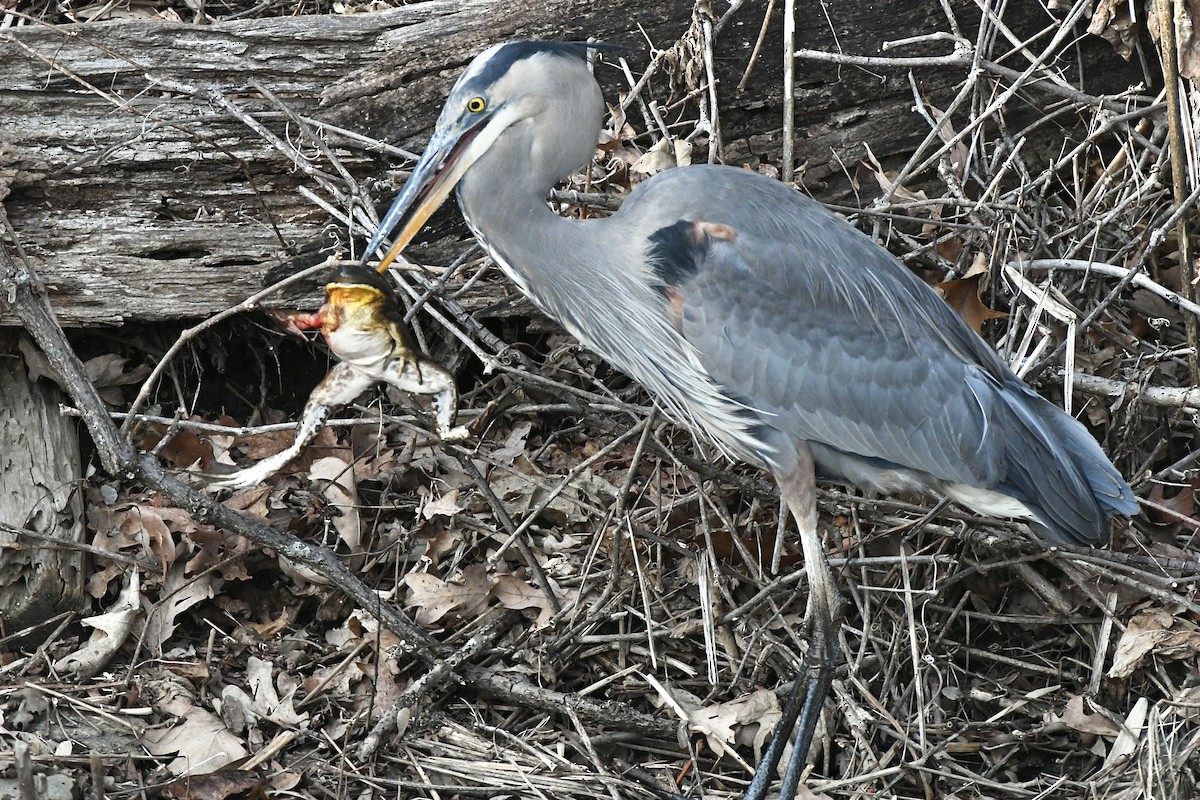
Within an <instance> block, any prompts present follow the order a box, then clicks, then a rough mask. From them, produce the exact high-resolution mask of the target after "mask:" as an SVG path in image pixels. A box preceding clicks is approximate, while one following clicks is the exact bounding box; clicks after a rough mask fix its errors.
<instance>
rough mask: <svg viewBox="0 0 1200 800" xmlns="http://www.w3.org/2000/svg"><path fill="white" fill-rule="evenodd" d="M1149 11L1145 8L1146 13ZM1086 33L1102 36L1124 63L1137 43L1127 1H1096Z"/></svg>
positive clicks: (1135, 31) (1135, 30)
mask: <svg viewBox="0 0 1200 800" xmlns="http://www.w3.org/2000/svg"><path fill="white" fill-rule="evenodd" d="M1149 10H1150V9H1149V8H1147V11H1149ZM1087 31H1088V33H1090V34H1093V35H1094V36H1103V37H1104V38H1105V39H1107V40H1108V43H1109V44H1111V45H1112V46H1113V49H1114V50H1116V51H1117V55H1119V56H1120V57H1121V58H1123V59H1125V60H1126V61H1128V60H1129V58H1130V56H1132V55H1133V45H1134V43H1135V42H1136V41H1137V29H1136V28H1135V27H1134V25H1133V20H1132V19H1130V17H1129V2H1128V0H1098V2H1097V3H1096V5H1095V7H1094V8H1093V9H1092V21H1091V22H1090V23H1089V24H1088V29H1087Z"/></svg>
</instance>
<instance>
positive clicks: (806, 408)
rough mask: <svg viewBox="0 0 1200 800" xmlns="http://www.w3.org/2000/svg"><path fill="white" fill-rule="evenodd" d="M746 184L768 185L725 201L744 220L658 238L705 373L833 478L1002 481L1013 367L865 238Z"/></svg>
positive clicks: (661, 260) (684, 326)
mask: <svg viewBox="0 0 1200 800" xmlns="http://www.w3.org/2000/svg"><path fill="white" fill-rule="evenodd" d="M731 177H732V176H731ZM752 186H753V188H754V189H755V190H756V191H760V190H761V191H764V192H766V193H767V194H768V196H767V197H764V198H763V201H762V205H761V207H760V208H751V209H749V210H747V208H746V205H745V203H744V202H740V203H739V205H738V206H729V207H730V208H738V209H739V212H742V213H738V214H737V215H736V216H737V217H738V220H737V221H731V219H730V217H731V215H730V214H722V213H720V212H710V213H709V214H708V215H707V218H708V219H713V220H714V222H716V223H720V224H718V225H716V226H715V227H714V226H713V225H708V226H705V225H700V226H696V225H694V224H693V223H680V224H679V225H678V226H674V228H673V229H662V230H660V232H659V233H658V234H657V235H656V236H657V238H656V239H654V241H655V242H656V245H657V252H656V254H655V257H656V258H657V263H658V264H660V265H662V268H659V269H658V273H659V275H660V277H661V278H662V279H663V282H664V284H665V285H667V286H669V287H670V290H671V291H672V292H674V293H675V294H674V296H676V297H677V298H678V301H677V305H678V310H679V319H678V328H679V330H680V332H681V333H682V334H683V336H684V338H685V339H687V341H688V342H689V343H690V344H691V345H692V346H693V347H695V348H696V350H697V352H698V353H699V357H700V359H701V362H702V364H703V366H704V368H705V369H706V370H707V371H708V372H709V374H710V375H711V376H712V377H713V379H714V380H716V381H717V382H718V383H719V384H721V385H722V386H723V387H724V388H725V389H726V390H727V391H728V392H729V394H730V395H731V396H733V397H734V398H736V399H737V400H739V401H741V402H744V403H746V404H747V405H749V406H751V407H753V408H755V409H757V410H758V411H759V412H761V413H762V415H763V418H764V422H765V424H766V425H767V426H769V427H771V428H773V429H775V430H777V431H778V432H779V433H780V434H782V435H783V436H784V437H785V438H790V439H792V440H803V441H806V442H810V443H813V444H814V445H816V447H814V452H815V453H816V454H817V455H818V460H819V461H822V462H824V464H823V466H825V467H826V469H827V470H828V471H831V472H833V473H835V474H838V475H839V476H840V477H846V478H849V479H851V480H854V481H855V482H859V483H867V484H868V485H870V483H871V481H870V480H864V475H862V474H845V473H846V472H847V471H848V469H847V465H848V464H850V465H857V466H859V467H862V468H864V469H865V470H866V475H867V476H868V477H869V476H870V475H871V474H873V471H874V467H876V466H877V467H878V468H880V469H884V470H886V469H891V468H894V467H901V468H904V469H908V470H916V471H919V472H922V473H927V474H928V475H930V476H933V477H934V478H937V479H940V480H945V481H952V482H962V483H969V484H971V485H975V486H994V485H996V484H997V483H998V482H999V481H1002V480H1003V479H1004V473H1005V470H1006V467H1005V464H1004V458H1005V456H1004V449H1005V448H1004V447H1003V446H1000V447H996V446H990V445H992V444H993V441H992V440H993V437H994V436H995V435H996V433H997V432H996V431H993V430H990V428H989V417H990V412H991V408H990V406H991V405H992V404H993V403H994V402H995V401H996V395H997V392H996V390H997V389H1000V387H1001V386H1002V385H1003V384H1004V383H1005V382H1006V377H1007V376H1008V375H1009V374H1010V373H1008V371H1007V369H1006V368H1005V367H1004V366H1003V364H1002V363H1001V362H1000V361H999V359H998V358H997V357H996V356H995V354H994V353H992V352H991V350H990V349H989V348H988V347H987V346H986V345H985V344H984V343H983V341H982V340H980V339H979V337H977V336H976V335H975V334H974V333H973V332H972V331H971V330H970V329H968V328H967V327H966V326H965V325H964V324H963V323H962V321H961V320H960V319H958V317H957V316H956V315H955V314H954V312H953V311H952V310H951V309H950V308H949V306H947V305H946V304H945V303H944V302H943V301H942V300H941V299H940V298H939V297H937V296H936V295H935V294H934V293H933V292H932V291H931V290H930V289H929V288H928V287H926V286H925V285H923V284H922V283H921V282H920V281H919V280H918V279H917V278H916V277H915V276H914V275H913V274H912V273H911V272H910V271H909V270H907V269H906V268H905V267H904V266H903V265H902V264H900V263H899V262H898V261H896V260H895V259H894V258H893V257H892V256H891V255H890V254H888V253H887V252H886V251H884V250H883V249H882V248H880V247H878V246H877V245H876V244H874V243H873V242H871V241H870V240H869V239H868V238H867V237H865V236H863V235H862V234H860V233H859V232H858V231H856V230H854V229H853V228H851V227H850V226H848V225H846V224H845V223H844V222H843V221H841V220H839V219H837V218H836V217H833V216H832V215H831V214H829V213H828V212H826V211H825V210H824V209H823V208H821V207H820V206H818V205H817V204H815V203H813V202H812V201H807V200H806V199H804V198H802V197H800V196H798V195H796V194H795V193H794V192H790V191H788V190H786V189H785V188H784V187H782V186H781V187H780V189H781V190H782V192H781V193H775V192H773V190H769V189H767V188H766V187H764V186H763V184H762V183H761V182H758V181H755V182H754V183H753V184H752ZM710 188H711V187H710ZM745 188H746V187H744V186H743V187H741V189H740V190H739V191H738V196H739V198H740V199H741V200H742V201H744V199H745V194H746V192H745ZM712 207H713V208H715V209H719V208H721V207H722V205H721V204H720V203H717V204H714V205H713V206H712ZM685 224H687V225H691V229H685V228H684V227H683V226H684V225H685ZM706 230H707V231H709V232H710V233H712V232H714V231H715V235H704V236H702V235H701V234H702V233H703V232H704V231H706ZM689 247H690V248H691V253H690V255H689V254H688V253H687V252H686V251H687V250H688V248H689ZM822 454H823V455H824V456H825V457H824V458H822V457H821V456H822ZM839 454H841V455H844V456H847V457H848V458H839ZM879 488H889V487H887V486H880V487H879Z"/></svg>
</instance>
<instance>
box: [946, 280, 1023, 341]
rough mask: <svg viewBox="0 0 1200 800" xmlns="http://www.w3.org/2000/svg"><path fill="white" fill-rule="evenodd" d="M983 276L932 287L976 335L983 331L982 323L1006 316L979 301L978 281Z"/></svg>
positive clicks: (951, 281) (950, 281)
mask: <svg viewBox="0 0 1200 800" xmlns="http://www.w3.org/2000/svg"><path fill="white" fill-rule="evenodd" d="M985 274H986V273H983V272H977V273H975V274H973V275H967V276H966V277H963V278H955V279H953V280H949V281H942V282H941V283H939V284H938V285H937V286H935V287H933V288H935V289H936V290H937V291H938V293H939V294H940V295H941V296H942V298H943V299H944V300H945V301H946V302H947V303H949V304H950V307H951V308H953V309H954V310H955V311H956V312H958V315H959V316H960V317H962V318H963V321H964V322H966V323H967V325H969V326H970V327H971V330H973V331H975V332H976V333H979V332H981V331H982V330H983V323H985V322H987V321H988V320H989V319H1003V318H1005V317H1007V316H1008V314H1007V313H1005V312H1003V311H994V310H993V309H990V308H988V307H987V306H986V305H984V303H983V301H982V300H980V299H979V281H980V279H981V278H983V276H984V275H985Z"/></svg>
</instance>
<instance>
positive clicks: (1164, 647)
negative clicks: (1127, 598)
mask: <svg viewBox="0 0 1200 800" xmlns="http://www.w3.org/2000/svg"><path fill="white" fill-rule="evenodd" d="M1198 653H1200V630H1197V629H1196V625H1195V624H1194V623H1192V622H1190V621H1188V620H1184V619H1181V618H1179V617H1175V616H1173V615H1172V614H1171V613H1170V612H1168V611H1167V610H1165V609H1161V608H1155V609H1151V610H1149V611H1143V612H1142V613H1140V614H1138V615H1137V616H1136V617H1134V618H1133V619H1131V620H1129V624H1128V625H1127V626H1126V628H1125V632H1124V633H1122V634H1121V639H1120V641H1118V642H1117V651H1116V654H1115V655H1113V665H1112V667H1111V668H1110V669H1109V670H1108V677H1109V678H1110V679H1119V678H1128V677H1129V676H1130V675H1132V674H1133V671H1134V670H1136V669H1137V668H1138V667H1139V666H1140V665H1141V663H1142V661H1143V660H1145V658H1146V656H1148V655H1150V654H1154V655H1155V656H1157V657H1159V658H1164V659H1177V658H1189V657H1195V656H1196V655H1197V654H1198Z"/></svg>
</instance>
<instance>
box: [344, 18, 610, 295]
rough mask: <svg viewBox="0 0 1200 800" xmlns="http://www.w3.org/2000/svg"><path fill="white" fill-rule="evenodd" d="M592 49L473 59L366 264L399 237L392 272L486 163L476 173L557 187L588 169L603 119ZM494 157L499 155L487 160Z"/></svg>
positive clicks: (503, 49) (391, 255) (538, 45)
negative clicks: (590, 55)
mask: <svg viewBox="0 0 1200 800" xmlns="http://www.w3.org/2000/svg"><path fill="white" fill-rule="evenodd" d="M588 47H589V45H587V44H585V43H582V42H537V41H517V42H506V43H504V44H499V45H495V46H494V47H491V48H489V49H488V50H486V51H484V52H483V53H481V54H480V55H478V56H476V58H475V60H474V61H472V62H471V63H470V65H468V66H467V68H466V70H465V71H464V72H463V74H462V76H461V77H460V78H459V79H458V82H457V83H455V84H454V88H453V89H452V90H451V91H450V96H449V97H448V98H447V99H446V105H445V107H443V108H442V113H441V116H439V117H438V121H437V128H436V129H435V130H434V132H433V137H432V138H431V139H430V140H429V146H428V147H427V148H426V149H425V153H424V155H422V156H421V160H420V161H418V162H417V165H416V167H414V168H413V172H412V175H411V177H409V179H408V181H407V182H406V183H405V184H404V189H403V191H402V192H401V193H400V195H399V196H398V197H397V198H396V200H395V202H394V203H393V204H392V207H391V208H390V209H389V210H388V213H387V215H386V216H385V217H384V218H383V221H382V222H381V223H380V225H379V230H378V231H376V233H375V236H374V237H372V239H371V242H370V244H369V245H368V246H367V249H366V252H365V253H364V259H365V258H369V257H370V256H371V254H373V253H374V252H375V251H376V249H377V248H378V247H379V246H380V244H382V242H383V240H384V238H386V237H387V236H388V235H389V234H391V233H392V232H393V231H396V235H395V236H394V237H393V244H392V247H391V249H390V250H389V251H388V253H387V255H386V256H385V257H384V258H383V261H382V262H381V263H380V265H379V271H380V272H382V271H383V270H385V269H387V267H388V265H389V264H391V262H392V260H393V259H395V257H396V256H397V255H398V254H399V253H400V251H401V250H403V249H404V247H405V246H406V245H407V244H408V243H409V241H411V240H412V238H413V237H414V236H416V234H417V232H418V231H420V229H421V226H422V225H424V224H425V221H426V220H427V219H429V216H430V215H431V214H432V213H433V212H434V211H435V210H437V208H438V207H439V206H440V205H441V204H442V203H443V202H444V201H445V199H446V198H447V197H448V196H449V195H450V192H451V191H452V190H453V189H454V187H455V186H457V185H458V183H459V181H461V180H462V179H463V177H464V176H466V175H467V173H468V172H469V171H470V170H471V169H472V166H473V165H476V163H477V162H480V160H481V159H483V161H482V162H481V163H479V164H478V167H477V168H478V169H481V170H489V171H498V170H508V171H510V172H513V173H520V174H514V175H513V178H514V179H518V180H532V179H534V177H536V178H537V179H541V177H542V176H547V175H548V176H549V179H550V180H551V181H553V180H555V179H557V178H561V177H563V176H564V175H567V174H569V173H570V172H572V171H573V170H575V169H578V168H579V166H580V165H581V164H584V163H586V162H587V161H588V160H589V159H590V158H591V156H592V153H593V152H594V151H595V147H596V134H597V132H598V131H599V129H600V124H601V122H602V116H603V113H604V99H603V97H602V96H601V94H600V88H599V86H597V84H596V81H595V80H594V79H593V78H592V76H591V73H590V72H589V71H588V68H587V60H586V59H587V49H588ZM514 146H515V147H516V148H517V149H516V150H515V151H514V150H512V148H513V147H514ZM501 150H506V151H507V152H508V154H509V155H510V156H511V155H514V154H515V155H517V156H518V160H519V162H520V163H513V161H510V160H508V159H505V158H501V157H499V151H501ZM489 152H496V153H497V154H498V155H497V157H496V158H493V159H487V158H485V156H486V155H487V154H488V153H489ZM530 170H532V171H533V172H534V173H535V176H531V175H530V174H529V171H530ZM540 188H548V187H540Z"/></svg>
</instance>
